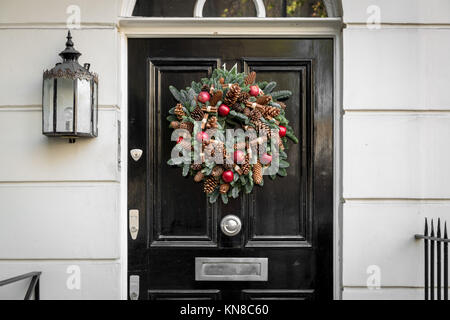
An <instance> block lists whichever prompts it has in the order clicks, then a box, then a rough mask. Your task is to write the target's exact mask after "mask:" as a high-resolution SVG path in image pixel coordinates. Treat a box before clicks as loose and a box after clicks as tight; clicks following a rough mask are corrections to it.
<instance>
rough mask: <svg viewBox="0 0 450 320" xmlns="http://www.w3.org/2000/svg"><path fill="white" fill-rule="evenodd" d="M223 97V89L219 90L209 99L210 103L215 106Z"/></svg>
mask: <svg viewBox="0 0 450 320" xmlns="http://www.w3.org/2000/svg"><path fill="white" fill-rule="evenodd" d="M222 98H223V92H222V90H217V91H215V92H214V93H213V94H212V96H211V99H210V100H209V104H210V105H211V106H213V107H215V106H216V104H217V102H219V101H221V100H222Z"/></svg>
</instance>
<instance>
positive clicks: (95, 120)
mask: <svg viewBox="0 0 450 320" xmlns="http://www.w3.org/2000/svg"><path fill="white" fill-rule="evenodd" d="M93 82H94V92H93V103H94V112H93V116H92V124H93V133H94V135H95V136H97V134H98V129H97V126H98V84H97V82H95V81H93Z"/></svg>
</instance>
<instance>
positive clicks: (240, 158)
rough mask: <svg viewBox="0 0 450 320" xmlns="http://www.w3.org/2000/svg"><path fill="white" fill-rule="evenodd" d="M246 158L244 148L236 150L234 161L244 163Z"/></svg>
mask: <svg viewBox="0 0 450 320" xmlns="http://www.w3.org/2000/svg"><path fill="white" fill-rule="evenodd" d="M244 160H245V153H244V151H242V150H236V151H235V152H234V162H236V163H242V162H244Z"/></svg>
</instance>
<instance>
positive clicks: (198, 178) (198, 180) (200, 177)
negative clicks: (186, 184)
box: [194, 171, 205, 182]
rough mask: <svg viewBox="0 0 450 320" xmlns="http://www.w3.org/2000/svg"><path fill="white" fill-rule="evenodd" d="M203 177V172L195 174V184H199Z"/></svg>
mask: <svg viewBox="0 0 450 320" xmlns="http://www.w3.org/2000/svg"><path fill="white" fill-rule="evenodd" d="M204 177H205V175H204V174H203V172H201V171H199V172H197V173H196V175H195V176H194V181H195V182H201V181H202V180H203V178H204Z"/></svg>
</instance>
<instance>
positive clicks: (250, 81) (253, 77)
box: [245, 71, 256, 85]
mask: <svg viewBox="0 0 450 320" xmlns="http://www.w3.org/2000/svg"><path fill="white" fill-rule="evenodd" d="M255 80H256V72H255V71H252V72H250V73H249V74H248V75H247V76H246V77H245V84H246V85H249V84H253V83H255Z"/></svg>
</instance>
